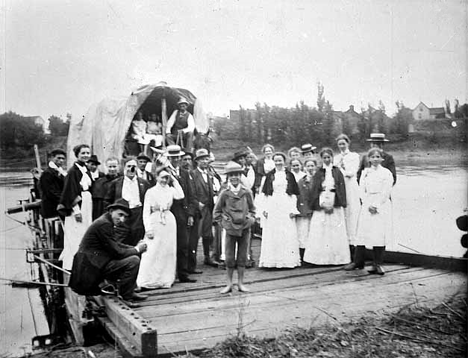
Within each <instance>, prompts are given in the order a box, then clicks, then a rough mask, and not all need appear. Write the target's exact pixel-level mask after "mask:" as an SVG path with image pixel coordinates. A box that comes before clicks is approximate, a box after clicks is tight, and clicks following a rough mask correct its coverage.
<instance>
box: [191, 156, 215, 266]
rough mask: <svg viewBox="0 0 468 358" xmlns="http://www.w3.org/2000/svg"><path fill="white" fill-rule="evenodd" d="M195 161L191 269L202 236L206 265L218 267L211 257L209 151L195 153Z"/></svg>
mask: <svg viewBox="0 0 468 358" xmlns="http://www.w3.org/2000/svg"><path fill="white" fill-rule="evenodd" d="M195 161H196V163H197V168H195V169H193V170H192V171H191V172H190V174H191V177H192V183H193V189H194V194H195V200H196V207H195V223H194V226H195V228H194V230H193V232H192V235H191V237H190V239H189V240H190V241H189V249H190V255H189V256H190V259H189V262H190V265H189V266H190V267H196V262H197V247H198V239H199V238H200V236H201V237H202V239H203V254H204V255H205V261H204V263H205V265H210V266H215V267H217V266H218V264H219V263H218V262H216V261H214V260H213V259H212V258H211V256H210V245H211V243H212V241H213V231H212V224H213V208H214V200H213V195H214V191H213V177H212V174H211V173H209V172H208V164H209V161H210V153H209V152H208V150H207V149H204V148H201V149H198V150H197V151H196V152H195Z"/></svg>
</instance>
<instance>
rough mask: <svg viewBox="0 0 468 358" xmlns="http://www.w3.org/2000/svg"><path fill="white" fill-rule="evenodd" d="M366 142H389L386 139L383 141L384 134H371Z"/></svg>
mask: <svg viewBox="0 0 468 358" xmlns="http://www.w3.org/2000/svg"><path fill="white" fill-rule="evenodd" d="M367 141H368V142H378V143H381V142H389V140H388V139H385V134H383V133H371V135H370V138H369V139H367Z"/></svg>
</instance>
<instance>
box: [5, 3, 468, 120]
mask: <svg viewBox="0 0 468 358" xmlns="http://www.w3.org/2000/svg"><path fill="white" fill-rule="evenodd" d="M0 5H1V6H2V9H1V14H2V17H1V19H0V25H1V26H0V35H1V39H2V41H1V43H0V53H1V63H0V64H1V68H0V75H1V81H2V82H1V83H2V86H0V112H1V113H3V112H4V111H8V110H11V111H14V112H16V113H19V114H21V115H28V116H30V115H40V116H42V117H43V118H45V119H46V118H49V116H51V115H58V116H62V117H63V118H65V115H66V113H71V114H72V115H73V116H74V117H75V116H79V117H81V116H82V115H84V114H86V112H87V110H88V109H89V107H90V106H91V105H92V104H93V103H96V102H99V101H101V100H102V99H104V98H107V97H116V96H128V95H129V94H130V93H131V92H132V90H134V89H136V88H138V87H140V86H141V85H144V84H149V83H157V82H159V81H165V82H167V83H168V84H169V85H172V86H176V87H182V88H186V89H189V90H190V91H191V92H193V93H194V94H195V95H196V96H197V97H198V98H200V100H201V101H202V103H203V106H204V109H205V111H206V112H211V113H213V114H215V115H226V114H228V113H229V110H230V109H238V108H239V106H242V107H244V108H253V107H254V105H255V103H256V102H261V103H267V104H268V105H270V106H272V105H276V106H281V107H293V106H295V105H296V103H298V102H299V101H301V100H303V101H304V102H305V103H306V104H309V105H312V106H314V105H315V104H316V98H317V83H318V82H321V83H322V84H323V85H324V87H325V97H326V98H327V99H328V100H329V101H330V102H331V104H332V105H333V108H334V109H335V110H347V109H348V107H349V105H354V106H355V108H356V109H357V110H358V111H359V109H360V108H361V107H367V104H368V103H370V104H371V105H374V106H378V104H379V101H380V100H381V101H382V102H383V103H384V104H385V106H386V108H387V113H393V112H395V108H396V107H395V101H397V100H400V101H403V103H404V104H405V105H406V106H407V107H410V108H414V107H416V105H417V104H418V103H419V102H420V101H423V102H424V103H425V104H426V105H428V106H429V107H432V106H434V107H441V106H443V105H444V101H445V99H449V100H450V101H451V103H452V106H453V102H454V99H455V98H457V99H459V100H460V103H465V102H468V77H467V76H468V75H467V72H468V62H467V61H468V35H467V33H468V0H423V1H418V0H385V1H384V0H346V1H345V0H332V1H330V0H326V1H325V0H324V1H322V0H314V1H310V0H294V1H292V0H239V1H234V0H206V1H201V0H200V1H197V0H159V1H152V0H141V1H132V2H130V1H127V0H123V1H121V0H102V1H95V0H41V1H35V0H0Z"/></svg>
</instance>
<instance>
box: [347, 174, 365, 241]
mask: <svg viewBox="0 0 468 358" xmlns="http://www.w3.org/2000/svg"><path fill="white" fill-rule="evenodd" d="M345 187H346V203H347V205H346V208H345V209H344V214H345V222H346V234H347V235H348V241H349V244H350V245H355V240H356V230H357V223H358V218H359V212H360V210H361V201H360V199H359V185H358V183H357V181H356V177H351V178H348V177H345Z"/></svg>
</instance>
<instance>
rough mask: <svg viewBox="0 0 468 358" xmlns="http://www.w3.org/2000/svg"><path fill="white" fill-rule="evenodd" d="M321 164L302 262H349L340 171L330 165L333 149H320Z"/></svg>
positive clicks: (313, 196) (329, 263)
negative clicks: (308, 236)
mask: <svg viewBox="0 0 468 358" xmlns="http://www.w3.org/2000/svg"><path fill="white" fill-rule="evenodd" d="M320 157H321V158H322V163H323V166H322V168H320V169H318V170H317V173H316V174H315V176H314V184H313V188H312V198H311V200H312V209H313V210H314V214H313V215H312V220H311V221H310V236H311V240H310V241H309V242H308V245H307V247H306V249H305V253H304V261H305V262H308V263H311V264H315V265H342V264H347V263H349V262H350V261H351V258H350V253H349V245H348V238H347V236H346V225H345V219H344V209H343V208H344V207H346V188H345V183H344V178H343V174H342V173H341V171H340V169H338V168H337V167H335V166H333V151H332V150H331V149H330V148H323V149H322V150H321V152H320Z"/></svg>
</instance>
